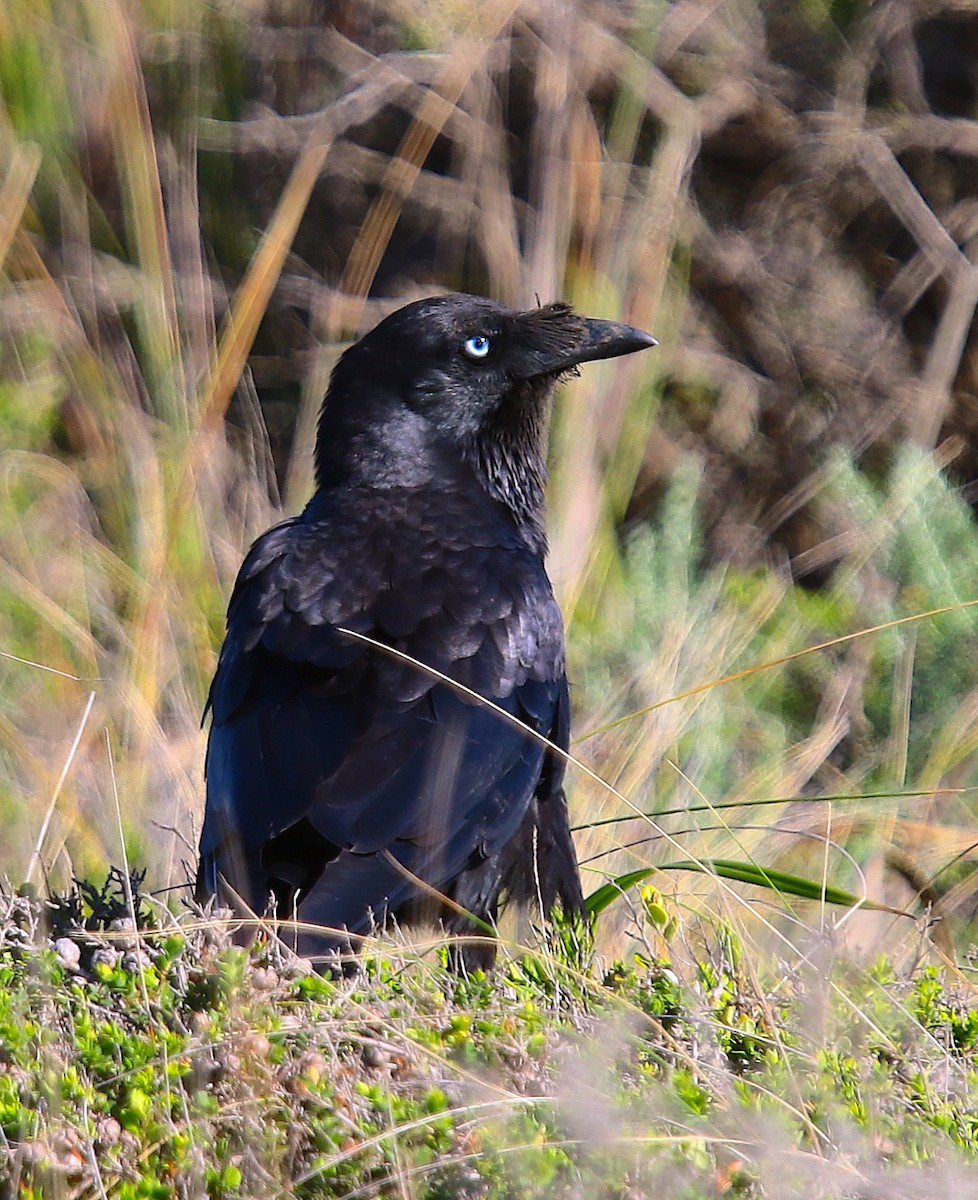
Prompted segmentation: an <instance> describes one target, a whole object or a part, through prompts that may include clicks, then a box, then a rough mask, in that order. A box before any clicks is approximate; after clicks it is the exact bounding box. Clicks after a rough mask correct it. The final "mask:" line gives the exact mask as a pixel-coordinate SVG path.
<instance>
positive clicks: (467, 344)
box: [462, 333, 492, 358]
mask: <svg viewBox="0 0 978 1200" xmlns="http://www.w3.org/2000/svg"><path fill="white" fill-rule="evenodd" d="M491 344H492V343H491V342H490V341H489V339H488V338H487V337H486V336H485V334H482V333H477V334H474V335H473V336H472V337H470V338H466V339H465V341H464V342H463V344H462V353H463V354H467V355H468V357H469V358H485V356H486V355H487V354H488V353H489V348H490V346H491Z"/></svg>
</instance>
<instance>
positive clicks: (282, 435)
mask: <svg viewBox="0 0 978 1200" xmlns="http://www.w3.org/2000/svg"><path fill="white" fill-rule="evenodd" d="M976 52H978V10H975V9H974V6H972V5H970V4H962V3H956V2H953V0H920V2H911V0H879V2H877V3H873V4H870V3H868V2H866V0H840V2H835V3H824V2H822V0H804V2H802V0H798V2H796V3H788V4H785V3H780V2H778V3H776V2H774V0H714V2H711V3H707V2H704V0H675V2H673V3H660V2H650V0H634V2H632V3H614V2H612V0H606V2H602V0H588V2H584V0H565V2H560V0H536V2H534V0H487V2H486V3H482V4H480V5H474V4H469V3H458V2H455V0H375V2H372V3H364V2H363V0H357V2H355V3H354V2H352V0H318V2H317V0H223V2H218V3H209V4H189V3H180V2H179V0H170V2H163V0H132V2H130V3H123V2H122V0H74V2H72V3H70V4H69V3H64V2H62V0H46V2H45V0H41V2H40V3H39V2H38V0H4V2H3V4H2V6H0V270H2V274H0V654H2V657H0V870H3V871H5V872H6V874H7V876H8V877H9V879H10V880H12V881H13V882H19V881H20V880H21V879H23V878H30V879H32V880H34V881H35V882H39V881H41V880H42V878H45V877H47V878H51V879H56V880H63V879H64V878H65V877H66V876H70V875H71V874H73V873H74V874H80V873H85V872H87V871H91V870H93V869H96V868H98V867H100V866H101V865H102V864H104V863H105V862H106V861H111V862H118V861H120V857H121V855H122V853H123V849H122V845H121V844H120V837H121V836H123V835H124V838H125V844H126V849H127V853H128V854H129V856H130V857H131V858H133V859H134V860H136V861H138V862H144V863H146V864H148V865H149V867H150V872H151V876H152V878H151V880H150V881H149V882H150V883H151V884H153V885H154V886H156V887H158V888H164V887H174V888H178V887H179V886H180V885H181V884H182V883H183V882H185V880H186V877H187V864H188V863H190V862H191V861H192V859H193V856H194V847H195V841H196V834H197V830H198V827H199V819H200V814H201V810H202V791H203V781H202V769H201V763H202V753H203V734H202V733H201V731H200V729H199V720H200V713H201V710H202V707H203V703H204V699H205V696H206V691H207V686H208V683H209V680H210V676H211V674H212V672H213V667H214V663H215V651H216V648H217V646H218V645H219V642H220V638H221V634H222V628H223V619H224V606H225V603H226V597H227V595H228V593H229V590H230V586H231V583H232V581H233V577H234V573H235V571H236V569H237V566H238V564H239V562H240V559H241V555H242V553H243V551H244V550H245V548H246V547H247V545H248V543H249V541H250V539H251V538H253V537H254V536H255V535H256V534H257V533H258V532H260V531H261V529H262V528H264V527H265V526H266V525H267V524H268V523H270V522H271V521H272V520H273V519H274V518H275V516H276V515H277V514H279V513H280V512H282V511H294V510H295V509H297V508H298V507H300V506H301V504H302V503H303V502H304V500H305V498H306V497H307V495H308V494H309V490H310V486H311V453H310V451H311V445H312V440H313V437H314V432H315V419H316V413H317V409H318V405H319V401H320V399H321V396H322V393H323V390H324V388H325V384H326V381H327V379H328V374H329V371H330V369H331V366H332V364H333V363H334V362H335V359H336V357H337V355H338V354H339V353H340V352H341V350H342V348H343V346H344V345H345V344H347V343H348V341H349V340H350V339H352V338H353V337H355V336H357V335H358V334H359V333H360V332H363V331H364V330H365V329H367V328H369V327H370V326H371V325H372V324H373V323H375V322H376V320H377V319H379V318H380V317H381V316H382V315H384V314H385V313H387V312H388V311H390V310H391V309H392V308H394V307H397V306H399V305H400V304H401V303H404V302H405V301H407V300H409V299H412V298H415V297H417V296H420V295H424V294H430V293H432V292H434V291H437V290H439V289H458V290H467V291H474V292H480V293H485V294H489V295H492V296H495V297H497V298H499V299H501V300H504V301H506V302H508V303H511V304H514V305H523V306H528V305H532V304H534V303H536V302H537V300H538V299H539V300H540V301H542V302H546V301H549V300H551V299H554V298H558V297H559V298H564V299H567V300H569V301H570V302H571V303H573V304H574V305H575V307H577V308H578V309H579V310H581V311H584V312H587V313H589V314H591V315H595V316H607V317H619V318H622V319H626V320H630V321H631V322H633V323H634V324H637V325H640V326H643V327H646V328H649V329H651V330H652V331H654V332H655V334H656V335H657V336H658V337H659V339H660V341H661V343H662V345H661V348H660V349H659V350H658V351H656V352H655V353H654V354H650V355H645V356H641V357H640V358H638V359H636V360H634V361H633V360H630V359H629V360H623V361H619V362H616V363H614V364H604V365H600V366H598V367H596V368H593V369H589V370H588V371H587V372H586V374H585V375H584V376H582V377H581V378H580V379H575V380H572V381H571V382H570V383H569V384H568V385H566V386H565V387H564V388H563V389H562V392H561V394H560V396H559V398H558V402H557V405H556V408H555V415H554V425H553V431H552V441H551V522H550V524H551V535H552V536H551V546H552V553H551V569H552V573H553V575H554V578H555V582H556V585H557V587H558V591H559V593H560V596H561V600H562V603H563V606H564V611H565V614H566V617H567V621H568V629H569V639H570V658H571V668H572V675H573V679H574V684H575V702H576V733H577V736H578V739H579V740H578V743H577V745H576V747H575V753H577V754H579V755H580V757H581V759H582V761H583V762H584V763H586V764H587V765H588V766H589V767H590V768H591V769H592V770H593V771H595V772H597V774H598V775H600V776H601V777H602V778H603V779H604V780H606V781H607V783H608V784H610V785H612V786H613V788H614V791H612V790H610V789H608V788H604V787H601V786H599V785H598V784H597V783H596V782H595V781H594V780H593V779H591V778H589V777H587V776H586V775H585V774H584V773H582V772H572V776H573V778H572V792H573V794H572V804H573V808H574V814H575V818H576V821H577V823H578V825H579V826H580V827H581V828H580V831H579V835H578V836H579V847H580V850H581V855H582V858H584V859H586V860H587V869H588V870H589V871H590V872H593V881H594V882H593V886H594V887H597V886H598V884H599V883H600V882H602V881H603V879H605V878H607V877H608V876H609V875H612V876H613V875H615V874H618V873H621V872H626V871H630V870H634V869H636V868H638V867H643V866H647V865H650V864H654V863H656V862H657V861H660V862H662V861H670V860H672V861H674V860H675V859H676V858H677V857H682V856H685V857H687V858H690V857H692V858H697V857H699V858H703V857H723V858H726V859H740V860H742V861H744V862H754V863H758V864H761V865H764V866H768V867H771V868H775V867H777V868H779V869H782V870H793V871H797V872H798V873H799V874H801V875H806V876H809V877H814V878H816V879H819V878H824V879H825V880H827V881H828V882H831V883H834V884H837V885H839V886H842V887H846V888H851V889H853V890H854V891H856V892H858V893H861V892H862V891H863V889H865V888H868V890H869V893H870V894H871V895H873V896H874V897H875V898H876V899H879V900H886V901H888V902H889V903H891V904H895V905H897V906H900V907H902V908H906V909H907V910H909V911H912V912H914V913H915V914H918V915H926V914H928V913H929V914H930V915H931V916H934V915H936V916H938V917H940V918H941V920H940V922H939V923H938V924H937V925H935V926H934V927H933V931H935V936H936V937H937V938H938V940H939V941H940V947H941V949H942V951H943V952H944V953H952V952H953V950H954V945H953V942H952V938H956V939H957V945H958V948H959V949H966V948H967V946H968V945H969V943H970V941H971V939H972V938H973V937H974V936H975V935H974V918H975V910H976V905H978V888H976V886H975V875H974V868H975V847H976V846H978V821H976V811H975V796H976V792H975V790H974V789H975V788H976V787H978V756H976V748H978V653H976V651H978V636H976V635H978V629H976V617H975V609H974V608H972V607H967V606H968V605H969V604H971V603H974V602H975V597H976V595H978V592H976V581H978V533H976V529H975V520H974V511H973V508H974V503H975V492H974V488H973V481H974V479H975V477H976V475H978V344H976V341H975V338H974V337H973V335H972V325H973V318H974V310H975V305H976V303H978V268H976V266H975V261H974V260H975V253H976V249H978V120H976V118H978V53H976ZM934 610H941V611H939V612H935V611H934ZM879 626H885V628H883V629H878V627H879ZM826 643H828V645H827V646H825V648H823V649H819V650H816V651H813V652H812V653H804V652H805V651H807V650H808V648H810V647H816V646H824V645H825V644H826ZM731 676H733V678H732V679H731V678H730V677H731ZM677 697H678V699H676V698H677ZM623 718H629V719H624V720H623ZM622 797H624V798H625V799H626V800H627V803H626V802H625V801H624V800H623V799H622ZM636 813H645V814H650V815H649V816H648V817H643V816H640V815H636ZM677 848H678V849H679V850H680V851H681V854H677ZM657 885H658V886H659V887H660V888H661V889H662V891H663V893H665V894H667V895H668V896H671V897H674V898H675V902H676V904H677V906H678V908H679V909H680V910H681V911H682V912H684V913H685V912H696V913H700V914H704V915H706V916H707V917H710V916H713V915H719V916H721V917H722V919H723V920H725V921H729V922H733V923H735V924H737V923H741V922H750V921H751V919H752V918H753V917H754V915H755V914H756V913H757V912H758V911H763V910H764V909H765V908H766V907H767V906H769V904H770V901H771V897H767V898H766V899H764V900H763V903H762V904H760V905H759V904H758V898H757V897H758V894H757V891H756V889H750V888H742V889H740V891H737V890H735V889H734V888H733V887H731V886H727V885H726V884H723V885H722V886H718V881H717V880H715V879H710V878H709V877H708V876H704V875H698V874H683V873H678V872H677V873H676V875H675V876H672V875H670V876H668V877H666V876H662V877H659V878H658V879H657ZM752 891H753V894H749V893H751V892H752ZM177 894H179V893H177ZM816 908H817V906H816ZM777 911H778V912H779V913H781V916H782V917H783V918H784V920H785V921H786V922H787V923H788V924H789V925H790V923H791V922H793V921H794V920H796V919H797V914H796V912H795V909H794V908H793V907H792V905H791V904H788V903H787V902H785V903H783V904H782V903H780V902H779V903H778V904H777ZM616 919H617V921H618V924H617V925H615V924H614V922H613V921H608V922H607V923H606V925H605V930H606V933H607V936H608V937H609V938H611V939H618V938H620V937H622V936H625V935H627V933H628V930H629V928H630V926H629V916H628V912H627V910H626V909H624V908H623V909H622V912H621V913H620V914H618V916H617V918H616ZM808 919H810V920H814V922H815V923H816V924H818V923H820V922H821V923H824V922H825V921H827V920H828V919H829V918H828V917H827V915H826V914H825V913H820V912H818V911H816V913H815V916H814V917H809V918H808ZM766 921H767V918H766V917H763V919H762V921H761V922H760V923H757V922H755V923H754V924H753V925H752V926H751V929H752V930H753V935H752V936H763V932H761V933H760V934H759V933H758V930H759V929H761V926H762V925H764V924H765V922H766ZM925 923H926V922H922V924H925ZM844 925H845V930H846V931H847V932H848V933H849V934H850V936H851V937H852V938H853V940H854V942H855V943H856V944H857V945H866V946H872V947H878V946H879V945H881V944H885V945H889V943H888V942H887V939H891V940H893V939H896V941H897V942H898V943H899V944H901V945H903V946H905V947H909V946H910V944H911V942H912V941H913V939H906V938H905V936H904V935H905V934H906V932H907V929H908V923H907V922H906V921H902V922H901V921H900V920H899V919H896V918H893V917H890V916H887V917H883V916H880V915H879V914H874V915H873V916H871V917H870V916H863V915H860V916H859V918H858V919H852V920H848V919H847V920H846V921H845V922H844ZM910 928H911V930H912V927H910ZM901 939H902V940H901ZM914 945H916V943H914ZM907 953H916V950H911V949H907Z"/></svg>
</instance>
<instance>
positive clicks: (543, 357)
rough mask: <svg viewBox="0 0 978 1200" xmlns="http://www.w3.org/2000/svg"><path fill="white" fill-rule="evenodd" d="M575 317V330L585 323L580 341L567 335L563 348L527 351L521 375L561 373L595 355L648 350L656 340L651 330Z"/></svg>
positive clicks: (591, 359) (530, 377)
mask: <svg viewBox="0 0 978 1200" xmlns="http://www.w3.org/2000/svg"><path fill="white" fill-rule="evenodd" d="M577 321H578V324H577V329H575V331H574V332H575V333H576V332H577V331H578V330H579V329H580V327H581V325H583V326H584V336H583V337H582V338H581V339H580V341H576V339H570V338H568V339H567V342H568V343H570V345H569V346H568V347H567V348H566V349H560V350H558V349H556V348H555V349H552V350H549V351H547V352H542V351H540V350H536V351H535V352H534V353H532V356H531V355H527V359H526V360H524V361H525V368H524V373H523V378H524V379H532V378H533V377H535V376H540V375H560V374H562V373H563V372H564V371H571V370H573V369H574V367H576V366H579V365H580V364H581V363H586V362H593V361H594V360H595V359H598V358H617V357H618V356H619V355H620V354H634V353H635V351H636V350H648V349H649V348H650V347H652V346H657V345H658V344H659V343H658V342H657V341H656V340H655V338H654V337H652V335H651V334H649V333H645V332H643V330H641V329H634V328H633V327H632V326H631V325H619V324H618V323H617V322H616V321H597V320H593V319H592V318H590V317H583V318H577ZM574 341H576V345H575V344H574ZM565 344H566V343H565Z"/></svg>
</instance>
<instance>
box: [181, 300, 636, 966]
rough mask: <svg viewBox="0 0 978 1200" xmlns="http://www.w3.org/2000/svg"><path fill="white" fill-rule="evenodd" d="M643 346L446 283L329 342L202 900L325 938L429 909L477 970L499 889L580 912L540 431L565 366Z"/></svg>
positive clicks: (325, 941) (267, 591)
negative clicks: (306, 459) (337, 355)
mask: <svg viewBox="0 0 978 1200" xmlns="http://www.w3.org/2000/svg"><path fill="white" fill-rule="evenodd" d="M651 344H653V343H652V339H651V338H649V337H648V335H647V334H643V333H641V332H640V331H638V330H634V329H630V328H629V327H628V326H621V325H615V324H612V323H610V322H603V321H595V320H592V319H583V318H581V317H579V316H577V315H576V314H575V313H574V312H573V311H572V310H571V309H570V308H569V307H568V306H567V305H563V304H552V305H547V306H545V307H542V308H538V309H534V310H530V311H529V312H523V313H520V312H514V311H512V310H510V309H507V308H505V307H503V306H502V305H498V304H494V303H493V302H492V301H489V300H485V299H483V298H482V297H475V296H442V297H437V298H434V299H432V300H425V301H419V302H417V303H415V304H410V305H407V306H406V307H405V308H402V309H400V310H398V311H397V312H396V313H393V314H392V315H391V316H390V317H388V318H387V319H386V320H384V321H382V322H381V323H380V324H379V325H378V326H377V327H376V328H375V329H374V330H372V331H371V333H369V334H368V335H367V336H366V337H364V338H362V339H361V340H360V341H359V342H358V343H356V344H355V345H354V346H352V347H351V348H350V349H349V350H348V351H347V352H346V353H345V354H344V355H343V357H342V358H341V360H340V362H339V364H338V365H337V368H336V370H335V371H334V374H333V378H332V380H331V382H330V387H329V391H328V393H327V397H326V400H325V402H324V405H323V413H322V418H321V422H320V429H319V436H318V439H317V448H316V479H317V491H316V494H315V495H314V496H313V498H312V500H310V502H309V504H308V505H307V507H306V509H305V511H304V512H303V513H302V514H301V515H300V516H298V517H294V518H290V519H289V520H287V521H284V522H283V523H282V524H280V525H278V526H276V528H275V529H273V530H270V531H269V532H268V533H266V534H265V535H263V536H262V537H261V538H259V539H258V541H257V542H256V543H255V545H254V546H253V547H252V549H251V552H250V553H249V554H248V556H247V558H246V559H245V562H244V565H243V566H242V568H241V572H240V574H239V577H238V580H237V583H236V585H235V589H234V593H233V595H232V598H231V603H230V606H229V611H228V630H227V637H226V639H225V643H224V646H223V648H222V651H221V657H220V662H219V664H218V669H217V674H216V675H215V678H214V682H213V685H212V687H211V692H210V698H209V701H208V704H209V709H210V711H211V717H212V723H211V730H210V737H209V741H208V750H207V809H206V814H205V821H204V829H203V833H202V835H201V846H200V850H201V857H200V868H199V872H198V880H197V895H198V898H199V899H201V900H202V901H203V900H206V899H207V898H208V897H210V896H212V895H215V894H217V895H219V896H220V897H221V898H222V901H223V902H231V904H232V906H234V903H235V902H237V903H238V904H239V905H241V906H244V907H247V908H251V909H253V910H254V911H255V912H257V913H259V914H261V913H262V912H264V911H266V910H267V909H268V908H269V906H270V905H271V906H274V908H275V909H276V911H277V915H278V916H279V917H280V918H282V917H289V916H295V917H297V918H298V920H299V921H300V922H302V924H303V925H304V926H305V925H307V924H311V925H312V926H315V927H321V929H322V932H320V933H309V932H306V931H304V930H303V929H302V928H301V927H300V931H299V933H298V935H297V939H296V944H297V947H298V949H299V950H300V952H302V953H306V954H310V955H319V956H321V955H329V954H331V953H333V952H336V951H344V950H350V949H353V950H355V949H356V947H357V945H358V940H359V939H360V938H362V937H363V936H364V935H366V934H368V933H370V932H372V931H373V929H374V928H375V926H377V925H382V924H383V923H384V922H385V921H386V920H395V921H397V922H398V923H399V924H401V925H403V924H410V923H411V922H414V921H418V920H425V921H431V920H434V921H436V922H440V923H441V924H442V926H443V927H444V928H445V930H446V931H447V932H448V933H453V934H457V935H459V936H460V937H469V936H472V935H478V936H476V937H475V939H474V940H473V942H472V943H471V945H470V946H469V947H468V948H466V947H465V945H463V944H460V946H459V948H458V950H457V953H456V956H455V961H456V963H457V964H459V965H460V966H464V967H467V968H472V967H474V966H487V965H489V964H490V963H491V960H492V955H493V951H492V943H491V942H490V941H488V940H487V939H486V938H485V936H484V935H485V930H486V928H487V927H488V928H492V926H493V924H494V922H495V919H496V915H497V912H498V909H499V905H500V903H501V902H503V901H505V900H506V899H507V898H510V899H512V900H513V901H515V902H517V903H519V904H524V905H527V904H537V905H539V906H540V907H542V908H543V910H544V912H549V910H550V909H551V908H553V906H554V905H555V904H558V903H559V904H560V905H561V906H562V907H563V909H564V910H565V911H567V912H573V911H575V910H578V911H579V910H580V909H581V907H582V898H581V888H580V880H579V876H578V870H577V862H576V858H575V854H574V848H573V842H572V840H571V835H570V831H569V825H568V819H567V808H566V803H565V799H564V791H563V777H564V759H563V756H562V755H561V754H553V753H548V752H547V751H546V748H545V742H546V741H550V742H551V743H552V744H553V745H554V746H556V747H557V748H558V749H559V750H560V751H564V750H566V747H567V744H568V740H569V704H568V695H567V681H566V678H565V674H564V646H563V628H562V622H561V617H560V612H559V610H558V609H557V606H556V603H555V601H554V598H553V592H552V589H551V587H550V583H549V580H548V579H547V576H546V573H545V570H544V565H543V553H544V549H545V541H544V533H543V486H544V480H545V470H544V459H543V439H544V435H545V424H546V419H547V413H548V408H549V402H550V396H551V393H552V390H553V385H554V382H555V380H556V379H557V378H558V377H559V376H560V375H562V374H564V373H566V372H567V371H569V370H573V369H574V367H576V366H577V365H579V364H580V363H582V362H586V361H589V360H590V359H594V358H604V357H610V356H613V355H615V354H625V353H631V352H633V351H634V350H638V349H642V348H644V347H646V346H649V345H651ZM344 630H352V631H355V632H357V633H360V634H363V635H365V637H366V639H367V640H366V641H361V640H360V639H355V638H353V637H350V636H348V635H347V634H345V633H344V632H343V631H344ZM371 643H374V644H371ZM384 647H391V648H392V649H393V650H395V651H397V653H396V654H390V653H386V652H385V650H384ZM406 657H407V658H409V659H410V658H413V659H416V660H417V661H418V662H421V663H424V664H425V665H426V666H427V667H429V668H431V670H429V671H422V670H419V669H417V668H415V667H412V666H411V665H410V663H409V662H406V661H405V659H406ZM433 672H434V673H433ZM439 672H440V673H441V674H442V675H444V676H447V677H448V679H449V680H452V681H455V682H456V683H457V684H460V685H462V687H463V688H467V689H471V690H472V691H473V692H475V693H476V694H478V695H479V696H483V697H485V698H486V699H487V700H488V701H491V703H492V705H494V706H497V707H498V708H499V709H501V710H502V712H503V713H504V714H507V715H508V717H509V718H510V719H509V720H507V719H505V718H504V717H502V716H500V714H499V713H498V712H495V711H494V710H493V708H491V707H489V706H488V705H479V704H477V703H475V702H474V701H473V700H472V699H471V697H470V696H467V695H465V694H463V693H462V692H461V691H460V690H459V689H457V688H454V687H452V686H451V685H450V684H449V683H446V682H441V681H439V679H438V675H437V673H439ZM520 723H522V724H523V725H525V726H526V727H528V729H529V730H530V731H532V733H530V734H528V733H526V732H523V730H522V729H521V726H520ZM439 895H441V896H442V897H444V901H443V902H440V901H439V900H438V899H437V897H438V896H439ZM331 930H332V931H333V932H330V931H331Z"/></svg>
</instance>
